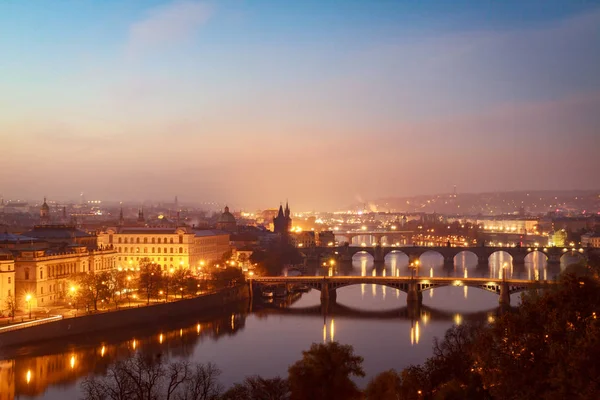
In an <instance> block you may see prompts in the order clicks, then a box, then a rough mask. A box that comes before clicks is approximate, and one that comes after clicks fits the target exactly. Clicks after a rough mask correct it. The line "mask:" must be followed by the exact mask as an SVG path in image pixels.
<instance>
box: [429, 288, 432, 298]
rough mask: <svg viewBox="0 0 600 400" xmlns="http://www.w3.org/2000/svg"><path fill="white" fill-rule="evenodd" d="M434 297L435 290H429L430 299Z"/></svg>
mask: <svg viewBox="0 0 600 400" xmlns="http://www.w3.org/2000/svg"><path fill="white" fill-rule="evenodd" d="M432 297H433V289H429V298H432Z"/></svg>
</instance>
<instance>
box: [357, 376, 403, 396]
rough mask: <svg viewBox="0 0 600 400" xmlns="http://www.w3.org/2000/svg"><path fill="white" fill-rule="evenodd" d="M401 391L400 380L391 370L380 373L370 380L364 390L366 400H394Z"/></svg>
mask: <svg viewBox="0 0 600 400" xmlns="http://www.w3.org/2000/svg"><path fill="white" fill-rule="evenodd" d="M401 389H402V378H401V377H400V374H398V372H396V371H395V370H393V369H390V370H388V371H385V372H382V373H380V374H379V375H377V376H376V377H375V378H373V379H371V381H370V382H369V384H368V385H367V388H366V389H365V397H366V399H367V400H396V399H398V398H399V396H400V391H401Z"/></svg>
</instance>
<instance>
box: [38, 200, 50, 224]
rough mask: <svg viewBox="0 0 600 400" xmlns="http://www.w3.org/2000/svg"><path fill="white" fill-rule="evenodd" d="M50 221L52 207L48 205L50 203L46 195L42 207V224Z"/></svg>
mask: <svg viewBox="0 0 600 400" xmlns="http://www.w3.org/2000/svg"><path fill="white" fill-rule="evenodd" d="M49 223H50V207H48V203H46V198H45V197H44V204H42V206H41V207H40V224H41V225H48V224H49Z"/></svg>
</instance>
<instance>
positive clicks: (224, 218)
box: [217, 206, 236, 224]
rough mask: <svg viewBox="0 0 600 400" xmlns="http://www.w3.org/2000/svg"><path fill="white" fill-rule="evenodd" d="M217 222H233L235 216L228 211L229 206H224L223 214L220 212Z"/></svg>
mask: <svg viewBox="0 0 600 400" xmlns="http://www.w3.org/2000/svg"><path fill="white" fill-rule="evenodd" d="M217 222H218V223H220V224H223V223H225V224H235V223H236V222H235V217H234V216H233V214H232V213H230V212H229V207H227V206H225V210H224V211H223V214H221V215H220V216H219V219H218V220H217Z"/></svg>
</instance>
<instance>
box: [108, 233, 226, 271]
mask: <svg viewBox="0 0 600 400" xmlns="http://www.w3.org/2000/svg"><path fill="white" fill-rule="evenodd" d="M98 243H99V244H100V245H101V246H103V247H104V246H113V248H114V249H115V250H116V251H117V265H118V266H121V267H123V268H127V267H133V266H137V265H139V263H140V261H143V260H146V259H147V260H148V261H150V262H154V263H156V264H158V265H159V266H161V267H162V268H163V269H165V270H166V269H170V268H176V267H186V268H189V267H198V266H200V265H202V264H203V263H212V262H215V261H218V260H220V259H221V257H222V256H223V255H224V254H226V253H227V252H228V251H229V250H230V246H229V233H227V232H223V231H213V230H194V229H191V228H189V227H178V228H169V227H113V228H109V229H107V230H106V231H105V232H102V233H100V234H99V235H98Z"/></svg>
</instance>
